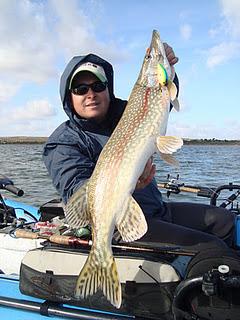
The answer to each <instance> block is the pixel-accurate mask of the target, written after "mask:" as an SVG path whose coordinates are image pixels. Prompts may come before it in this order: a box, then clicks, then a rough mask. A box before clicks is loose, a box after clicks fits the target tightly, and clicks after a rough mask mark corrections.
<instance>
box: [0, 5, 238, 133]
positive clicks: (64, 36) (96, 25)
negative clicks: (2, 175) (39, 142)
mask: <svg viewBox="0 0 240 320" xmlns="http://www.w3.org/2000/svg"><path fill="white" fill-rule="evenodd" d="M153 29H156V30H158V31H159V32H160V35H161V38H162V40H163V41H165V42H167V43H168V44H169V45H170V46H171V47H172V48H173V49H174V52H175V54H176V56H177V57H178V58H179V62H178V63H177V64H176V66H175V69H176V72H177V74H178V77H179V80H180V92H179V102H180V108H181V109H180V111H179V112H176V111H173V112H171V114H170V118H169V122H168V130H167V134H170V135H176V136H180V137H182V138H190V139H193V138H198V139H200V138H201V139H205V138H208V139H213V138H215V139H240V102H239V101H240V86H239V74H238V73H239V72H240V1H239V0H201V1H191V0H181V1H180V0H171V1H165V0H147V1H146V0H43V1H38V0H31V1H30V0H0V43H1V46H0V136H49V135H50V134H51V133H52V131H53V130H54V129H55V128H56V127H57V126H58V125H59V124H61V123H62V122H63V121H66V120H67V117H66V115H65V113H64V111H63V109H62V105H61V101H60V97H59V80H60V76H61V74H62V72H63V70H64V68H65V66H66V64H67V63H68V61H69V60H70V59H71V58H72V57H73V56H75V55H83V54H87V53H90V52H92V53H95V54H98V55H100V56H101V57H103V58H104V59H106V60H108V61H109V62H110V63H112V64H113V67H114V73H115V74H114V81H115V95H116V96H117V97H119V98H123V99H128V97H129V95H130V93H131V90H132V88H133V86H134V83H135V81H136V79H137V76H138V73H139V71H140V68H141V65H142V61H143V57H144V54H145V51H146V48H147V47H148V46H149V44H150V40H151V34H152V30H153Z"/></svg>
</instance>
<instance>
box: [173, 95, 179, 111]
mask: <svg viewBox="0 0 240 320" xmlns="http://www.w3.org/2000/svg"><path fill="white" fill-rule="evenodd" d="M171 104H172V106H173V108H174V109H175V110H176V111H179V110H180V104H179V101H178V98H176V99H174V100H173V101H171Z"/></svg>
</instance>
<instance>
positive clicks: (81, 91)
mask: <svg viewBox="0 0 240 320" xmlns="http://www.w3.org/2000/svg"><path fill="white" fill-rule="evenodd" d="M88 89H89V87H88V86H86V85H85V84H82V85H80V86H78V87H77V88H74V89H73V90H72V91H73V93H75V94H78V95H84V94H86V93H87V92H88Z"/></svg>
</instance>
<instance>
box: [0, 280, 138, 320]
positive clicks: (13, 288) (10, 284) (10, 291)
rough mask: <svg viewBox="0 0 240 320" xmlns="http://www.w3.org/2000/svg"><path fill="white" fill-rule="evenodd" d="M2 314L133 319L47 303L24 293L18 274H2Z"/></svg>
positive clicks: (12, 316)
mask: <svg viewBox="0 0 240 320" xmlns="http://www.w3.org/2000/svg"><path fill="white" fill-rule="evenodd" d="M0 315H1V319H9V320H10V319H14V320H17V319H24V320H32V319H35V320H38V319H39V320H43V319H45V316H46V315H48V316H51V319H56V320H58V319H59V320H60V319H61V320H62V319H67V318H72V319H121V320H124V319H132V318H133V317H129V316H125V315H118V314H110V313H106V312H105V313H102V312H99V311H98V310H90V309H86V308H80V307H75V306H69V305H60V304H59V305H58V304H56V303H55V304H54V303H52V304H51V303H50V302H49V303H47V302H46V301H45V300H42V299H37V298H34V297H29V296H26V295H23V294H21V293H20V291H19V279H18V277H16V276H11V277H10V276H4V275H1V276H0Z"/></svg>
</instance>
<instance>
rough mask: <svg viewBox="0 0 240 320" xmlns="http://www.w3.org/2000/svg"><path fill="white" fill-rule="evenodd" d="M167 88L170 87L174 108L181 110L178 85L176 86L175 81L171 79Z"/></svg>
mask: <svg viewBox="0 0 240 320" xmlns="http://www.w3.org/2000/svg"><path fill="white" fill-rule="evenodd" d="M167 88H168V92H169V95H170V99H171V104H172V106H173V108H174V109H175V110H176V111H179V110H180V104H179V101H178V98H177V87H176V85H175V83H174V82H172V81H169V82H168V85H167Z"/></svg>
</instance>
